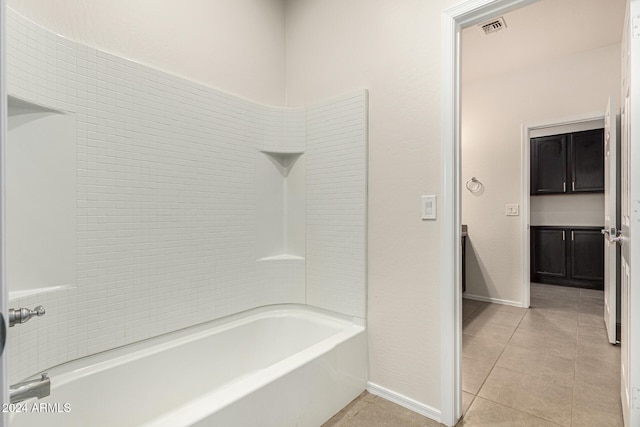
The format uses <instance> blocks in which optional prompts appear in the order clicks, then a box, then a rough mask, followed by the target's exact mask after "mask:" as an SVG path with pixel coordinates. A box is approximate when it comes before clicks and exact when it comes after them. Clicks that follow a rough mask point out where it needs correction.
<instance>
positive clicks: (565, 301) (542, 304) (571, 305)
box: [530, 296, 580, 311]
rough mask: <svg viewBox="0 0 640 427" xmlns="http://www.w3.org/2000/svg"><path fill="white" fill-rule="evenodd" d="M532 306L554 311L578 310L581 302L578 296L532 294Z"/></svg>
mask: <svg viewBox="0 0 640 427" xmlns="http://www.w3.org/2000/svg"><path fill="white" fill-rule="evenodd" d="M530 306H531V308H534V309H535V308H542V309H545V310H553V311H578V309H579V308H580V302H579V299H578V298H572V297H567V298H561V297H551V296H549V297H547V296H542V297H539V296H532V297H531V301H530Z"/></svg>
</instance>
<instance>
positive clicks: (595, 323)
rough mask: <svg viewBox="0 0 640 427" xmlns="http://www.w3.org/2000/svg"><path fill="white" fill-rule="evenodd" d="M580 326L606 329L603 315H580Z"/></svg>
mask: <svg viewBox="0 0 640 427" xmlns="http://www.w3.org/2000/svg"><path fill="white" fill-rule="evenodd" d="M578 325H579V326H588V327H590V328H600V329H606V325H605V324H604V314H603V313H579V314H578Z"/></svg>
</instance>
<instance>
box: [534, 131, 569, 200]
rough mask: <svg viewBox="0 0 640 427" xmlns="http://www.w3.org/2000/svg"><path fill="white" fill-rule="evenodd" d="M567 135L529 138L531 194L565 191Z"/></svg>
mask: <svg viewBox="0 0 640 427" xmlns="http://www.w3.org/2000/svg"><path fill="white" fill-rule="evenodd" d="M566 183H567V136H566V135H555V136H544V137H540V138H532V139H531V194H553V193H564V192H566V190H567V188H566Z"/></svg>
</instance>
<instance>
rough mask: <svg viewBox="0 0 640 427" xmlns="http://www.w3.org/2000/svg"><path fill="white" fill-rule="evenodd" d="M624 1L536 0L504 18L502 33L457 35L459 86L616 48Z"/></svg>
mask: <svg viewBox="0 0 640 427" xmlns="http://www.w3.org/2000/svg"><path fill="white" fill-rule="evenodd" d="M625 4H626V1H625V0H540V1H539V2H537V3H534V4H532V5H530V6H527V7H524V8H521V9H518V10H515V11H513V12H509V13H507V14H505V15H503V17H504V19H505V21H506V24H507V28H505V29H502V30H500V31H498V32H496V33H492V34H489V35H485V34H484V31H482V28H480V26H475V25H474V26H471V27H468V28H465V29H464V30H463V31H462V81H463V82H470V81H473V80H478V79H485V78H489V77H492V76H496V75H499V74H502V73H506V72H509V71H513V70H517V69H522V68H526V67H528V66H530V65H532V64H536V63H538V64H539V63H541V62H544V61H547V60H550V59H554V58H560V57H563V56H567V55H571V54H575V53H579V52H584V51H588V50H591V49H597V48H600V47H604V46H609V45H612V44H616V43H620V40H621V39H622V25H623V21H624V13H625Z"/></svg>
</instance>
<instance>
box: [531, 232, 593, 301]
mask: <svg viewBox="0 0 640 427" xmlns="http://www.w3.org/2000/svg"><path fill="white" fill-rule="evenodd" d="M531 281H532V282H537V283H549V284H555V285H563V286H574V287H581V288H589V289H603V285H604V238H603V236H602V234H601V233H600V228H599V227H551V226H544V227H543V226H541V227H531Z"/></svg>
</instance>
